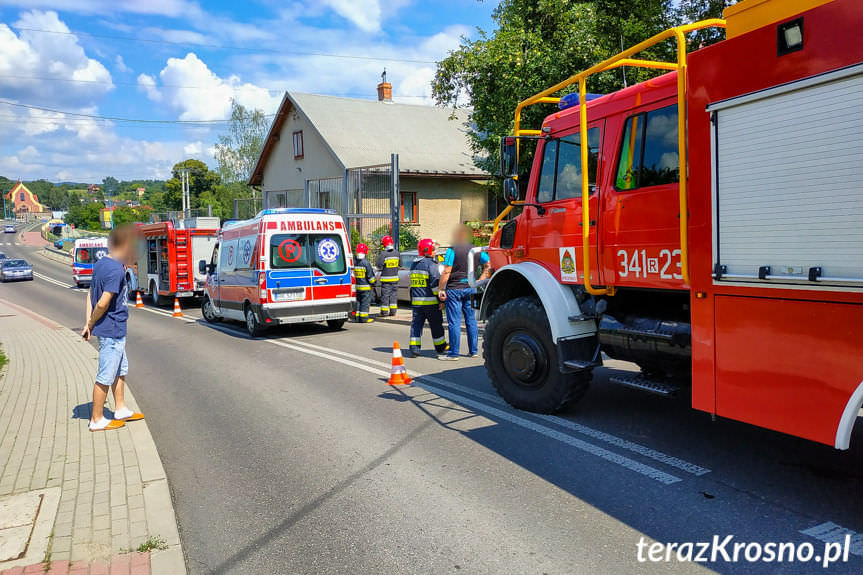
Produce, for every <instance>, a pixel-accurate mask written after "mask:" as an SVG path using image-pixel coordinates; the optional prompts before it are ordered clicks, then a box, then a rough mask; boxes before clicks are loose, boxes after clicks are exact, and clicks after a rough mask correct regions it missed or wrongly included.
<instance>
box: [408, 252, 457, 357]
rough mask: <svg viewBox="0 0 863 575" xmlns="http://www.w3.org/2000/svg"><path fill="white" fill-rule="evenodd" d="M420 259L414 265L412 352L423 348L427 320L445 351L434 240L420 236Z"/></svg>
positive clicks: (438, 346)
mask: <svg viewBox="0 0 863 575" xmlns="http://www.w3.org/2000/svg"><path fill="white" fill-rule="evenodd" d="M417 250H418V251H419V255H420V257H419V259H417V260H416V261H415V262H414V263H413V264H412V265H411V307H412V308H413V319H412V320H411V343H410V350H409V352H408V355H409V356H417V355H419V352H420V347H421V341H422V333H423V326H424V325H425V322H426V320H428V322H429V327H430V328H431V333H432V341H433V342H434V348H435V351H436V352H437V353H438V355H441V354H444V353H446V351H447V350H448V349H449V346H448V345H447V343H446V336H445V335H444V331H443V304H442V303H441V302H440V301H439V300H438V282H439V281H440V269H439V264H438V262H437V259H436V258H435V257H434V252H435V250H434V242H432V240H430V239H424V240H421V241H420V243H419V245H418V246H417Z"/></svg>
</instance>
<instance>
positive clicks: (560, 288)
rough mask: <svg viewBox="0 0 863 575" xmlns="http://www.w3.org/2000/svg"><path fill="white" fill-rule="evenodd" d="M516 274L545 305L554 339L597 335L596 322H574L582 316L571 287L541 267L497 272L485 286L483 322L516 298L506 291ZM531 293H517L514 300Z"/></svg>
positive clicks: (512, 267)
mask: <svg viewBox="0 0 863 575" xmlns="http://www.w3.org/2000/svg"><path fill="white" fill-rule="evenodd" d="M513 274H515V275H516V276H521V278H523V279H524V280H526V281H527V282H528V283H529V284H530V286H531V288H532V289H533V291H534V293H535V294H536V296H537V297H538V298H539V300H540V302H542V307H543V308H544V309H545V313H546V316H547V317H548V324H549V327H550V328H551V337H552V340H553V341H555V342H558V341H559V340H560V339H561V338H578V337H587V336H592V335H594V334H596V323H595V322H593V321H579V322H572V321H570V320H569V318H570V317H572V316H578V315H581V308H580V306H579V305H578V301H576V299H575V293H574V292H573V290H572V289H571V288H570V287H569V286H565V285H563V284H561V283H560V282H559V281H558V280H557V278H555V277H554V276H553V275H551V273H550V272H549V271H548V270H546V269H545V268H544V267H542V266H541V265H539V264H536V263H533V262H520V263H517V264H510V265H508V266H504V267H502V268H500V269H499V270H497V271H496V272H495V273H494V275H493V276H492V277H491V280H489V283H488V285H487V286H486V290H485V295H484V296H483V298H482V304H481V306H480V319H483V320H485V319H488V317H489V316H490V315H491V313H490V312H493V311H494V309H495V308H496V307H497V306H498V305H500V304H503V303H506V301H508V300H510V299H513V298H512V297H509V296H508V295H507V294H506V292H505V291H504V290H507V289H509V287H510V286H511V285H512V280H513ZM522 295H529V294H521V293H519V294H516V295H515V296H514V297H519V296H522Z"/></svg>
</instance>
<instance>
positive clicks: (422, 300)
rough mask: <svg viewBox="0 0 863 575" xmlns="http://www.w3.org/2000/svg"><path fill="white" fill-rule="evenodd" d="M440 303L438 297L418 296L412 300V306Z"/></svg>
mask: <svg viewBox="0 0 863 575" xmlns="http://www.w3.org/2000/svg"><path fill="white" fill-rule="evenodd" d="M437 303H438V300H437V298H436V297H422V296H416V297H412V298H411V304H413V305H435V304H437Z"/></svg>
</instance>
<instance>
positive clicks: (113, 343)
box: [81, 227, 144, 431]
mask: <svg viewBox="0 0 863 575" xmlns="http://www.w3.org/2000/svg"><path fill="white" fill-rule="evenodd" d="M135 240H136V233H135V229H134V228H132V227H119V228H116V229H114V230H111V235H110V236H109V237H108V254H107V255H106V256H104V257H102V259H100V260H99V261H97V262H96V263H95V264H93V277H92V280H91V281H90V293H89V294H88V297H87V313H86V325H85V326H84V329H83V330H82V331H81V337H83V338H84V339H85V340H88V341H89V339H90V336H91V335H95V336H96V337H98V338H99V370H98V373H97V374H96V384H95V385H94V386H93V409H92V412H91V415H90V425H89V428H90V431H105V430H109V429H119V428H121V427H123V426H124V425H125V424H126V421H136V420H139V419H143V418H144V416H143V415H142V414H140V413H135V412H133V411H132V410H130V409H129V408H128V407H126V400H125V390H126V374H127V373H128V372H129V362H128V361H127V359H126V320H127V319H128V318H129V309H128V307H127V306H126V304H127V303H128V299H129V294H128V286H127V285H126V265H127V264H131V263H132V260H133V258H134V254H135ZM109 387H113V390H114V419H108V418H106V417H105V416H104V412H103V408H104V407H105V400H106V399H107V397H108V388H109Z"/></svg>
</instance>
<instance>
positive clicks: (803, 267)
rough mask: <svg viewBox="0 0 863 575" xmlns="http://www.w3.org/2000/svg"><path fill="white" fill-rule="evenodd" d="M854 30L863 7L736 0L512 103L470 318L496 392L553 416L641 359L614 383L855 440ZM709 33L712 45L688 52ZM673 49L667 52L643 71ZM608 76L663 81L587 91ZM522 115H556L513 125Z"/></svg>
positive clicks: (858, 148) (862, 73)
mask: <svg viewBox="0 0 863 575" xmlns="http://www.w3.org/2000/svg"><path fill="white" fill-rule="evenodd" d="M861 25H863V3H861V2H860V1H859V0H833V1H829V0H744V1H743V2H741V3H739V4H737V5H734V6H732V7H730V8H728V9H727V10H726V11H725V14H724V20H720V19H715V20H709V21H704V22H699V23H695V24H691V25H686V26H681V27H678V28H673V29H671V30H668V31H666V32H663V33H661V34H659V35H657V36H654V37H653V38H650V39H648V40H646V41H645V42H643V43H641V44H639V45H637V46H634V47H632V48H631V49H628V50H625V51H623V52H621V53H620V54H617V55H616V56H614V57H612V58H610V59H608V60H606V61H604V62H602V63H599V64H597V65H596V66H594V67H592V68H590V69H588V70H586V71H584V72H581V73H579V74H576V75H575V76H572V77H571V78H569V79H567V80H565V81H563V82H561V83H559V84H557V85H555V86H552V87H550V88H549V89H547V90H544V91H543V92H540V93H539V94H536V95H535V96H533V97H531V98H529V99H527V100H525V101H524V102H521V103H520V104H519V105H518V107H517V109H516V113H515V133H514V135H513V136H512V137H507V138H504V140H503V141H502V145H501V156H502V162H501V163H502V170H503V173H504V175H505V176H508V179H506V180H505V185H504V189H505V194H506V196H507V199H508V200H509V201H510V202H511V205H510V206H509V207H508V208H507V209H506V210H505V211H504V213H502V214H501V216H500V217H499V218H498V220H497V221H496V223H495V229H496V231H495V235H494V236H493V238H492V241H491V244H490V246H489V247H488V252H489V256H490V259H491V264H492V267H493V269H494V270H495V271H494V274H493V275H492V277H491V279H490V280H489V282H488V283H487V285H486V289H485V293H484V296H483V299H482V304H481V309H480V315H481V317H483V318H487V319H488V324H487V327H486V331H485V344H484V345H485V349H484V352H485V353H484V355H485V362H486V368H487V370H488V373H489V375H490V377H491V379H492V381H493V383H494V385H495V386H496V388H497V389H498V391H499V393H500V394H501V395H502V396H503V397H504V399H506V400H507V401H508V402H509V403H510V404H512V405H514V406H516V407H518V408H521V409H526V410H530V411H536V412H554V411H556V410H558V409H560V408H561V407H562V406H564V405H565V404H567V403H570V402H573V401H576V400H578V399H579V398H580V397H581V396H582V395H583V394H584V393H585V392H586V390H587V387H588V384H589V382H590V379H591V372H592V370H593V369H594V368H595V367H597V366H599V365H601V364H602V358H603V355H605V356H608V357H611V358H616V359H621V360H627V361H630V362H634V363H635V364H638V365H639V366H640V367H641V373H640V374H639V375H637V376H621V375H613V376H612V377H611V380H612V381H614V382H616V383H620V384H624V385H627V386H630V387H635V388H639V389H641V390H645V391H649V392H653V393H658V394H663V395H669V394H673V393H674V392H675V391H677V390H678V389H679V388H680V387H682V386H683V385H690V383H691V394H692V406H693V407H694V408H696V409H699V410H703V411H706V412H709V413H711V414H714V415H719V416H722V417H727V418H731V419H736V420H740V421H744V422H748V423H752V424H755V425H759V426H762V427H766V428H769V429H773V430H778V431H781V432H784V433H788V434H793V435H796V436H800V437H804V438H808V439H811V440H814V441H818V442H822V443H826V444H829V445H833V446H835V447H836V448H838V449H847V448H848V446H849V441H850V437H851V431H852V428H853V426H854V423H855V421H856V420H857V419H858V412H859V410H860V409H861V405H863V337H861V336H860V326H861V325H863V114H861V113H860V105H861V102H863V43H861V42H860V41H859V38H860V28H861ZM707 27H721V28H726V37H725V40H723V41H721V42H718V43H716V44H713V45H711V46H708V47H705V48H702V49H700V50H697V51H695V52H693V53H691V54H690V55H687V51H686V36H687V34H688V33H690V32H692V31H695V30H700V29H704V28H707ZM664 41H668V42H674V43H675V44H676V49H677V60H676V61H675V62H672V63H666V62H658V61H649V60H643V59H638V57H637V56H638V54H639V53H641V52H643V51H644V50H645V49H646V48H649V47H650V46H654V45H656V44H658V43H660V42H664ZM620 66H638V67H646V68H653V69H659V70H667V71H668V72H667V73H665V74H664V75H660V76H658V77H656V78H654V79H652V80H649V81H647V82H644V83H641V84H638V85H634V86H631V87H628V88H626V89H623V90H621V91H619V92H616V93H613V94H607V95H603V96H597V97H594V96H591V95H589V94H588V90H587V88H588V84H589V80H590V78H591V76H593V75H594V74H597V73H599V72H603V71H606V70H609V69H612V68H616V67H620ZM570 86H577V91H575V92H574V93H573V94H572V95H567V96H564V97H563V98H559V97H557V96H556V94H559V93H560V92H561V91H566V90H565V89H566V88H568V87H570ZM535 104H557V105H558V107H559V109H558V110H557V111H555V112H554V113H552V114H551V115H549V116H548V117H546V118H545V120H544V121H543V123H542V125H541V126H540V127H539V128H538V129H532V128H523V127H522V126H521V125H520V118H521V112H522V110H523V109H524V108H525V107H527V106H532V105H535ZM527 139H532V140H536V146H537V148H536V154H535V158H534V162H533V167H532V170H531V173H530V174H529V175H525V176H524V177H523V178H522V180H524V179H525V178H527V179H528V181H527V183H526V186H523V187H524V189H525V190H526V192H525V194H524V197H523V199H520V194H519V185H518V178H519V174H518V173H517V172H518V170H517V154H518V147H519V145H525V140H527ZM681 167H683V169H682V170H681ZM513 206H518V208H519V209H521V213H520V214H519V215H518V216H517V217H514V218H512V219H510V220H509V221H507V222H506V223H505V224H504V225H502V226H500V224H501V223H502V222H503V221H504V218H505V216H506V215H507V213H509V212H511V210H512V209H513Z"/></svg>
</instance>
